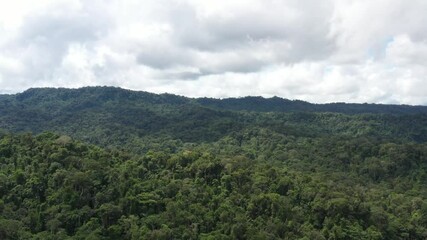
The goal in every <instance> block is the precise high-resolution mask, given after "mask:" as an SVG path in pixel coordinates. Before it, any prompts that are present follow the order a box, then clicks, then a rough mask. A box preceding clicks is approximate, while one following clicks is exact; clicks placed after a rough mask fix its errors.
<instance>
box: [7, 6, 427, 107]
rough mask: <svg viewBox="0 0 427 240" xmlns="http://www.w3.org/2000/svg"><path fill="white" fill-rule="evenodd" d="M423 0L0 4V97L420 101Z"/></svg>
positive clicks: (424, 86)
mask: <svg viewBox="0 0 427 240" xmlns="http://www.w3.org/2000/svg"><path fill="white" fill-rule="evenodd" d="M426 11H427V2H425V1H423V0H414V1H410V2H408V1H403V0H379V1H369V0H358V1H355V0H327V1H322V2H319V1H315V0H280V1H279V0H245V1H239V0H228V1H222V2H221V1H214V0H205V1H197V0H144V1H136V0H125V1H119V0H104V1H102V0H94V1H82V0H81V1H79V0H59V1H51V0H40V1H36V2H32V3H31V4H28V1H24V0H17V1H13V2H11V1H0V92H17V91H22V90H24V89H26V88H28V87H36V86H63V87H80V86H86V85H114V86H122V87H125V88H131V89H137V90H147V91H154V92H171V93H177V94H182V95H187V96H210V97H229V96H245V95H262V96H274V95H276V96H281V97H286V98H291V99H303V100H308V101H313V102H335V101H345V102H378V103H379V102H381V103H406V104H427V79H426V76H427V74H426V73H427V65H426V62H427V25H425V24H424V23H425V22H426V21H427V15H425V12H426Z"/></svg>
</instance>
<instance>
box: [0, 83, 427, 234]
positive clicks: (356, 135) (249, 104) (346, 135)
mask: <svg viewBox="0 0 427 240" xmlns="http://www.w3.org/2000/svg"><path fill="white" fill-rule="evenodd" d="M425 109H426V107H422V106H417V107H413V106H395V105H369V104H326V105H316V104H310V103H306V102H301V101H290V100H286V99H280V98H272V99H264V98H259V97H247V98H241V99H223V100H217V99H206V98H199V99H193V98H186V97H181V96H176V95H171V94H160V95H158V94H152V93H147V92H136V91H130V90H124V89H120V88H112V87H88V88H81V89H50V88H43V89H29V90H27V91H25V92H23V93H20V94H15V95H0V239H426V238H427V190H426V189H427V113H425Z"/></svg>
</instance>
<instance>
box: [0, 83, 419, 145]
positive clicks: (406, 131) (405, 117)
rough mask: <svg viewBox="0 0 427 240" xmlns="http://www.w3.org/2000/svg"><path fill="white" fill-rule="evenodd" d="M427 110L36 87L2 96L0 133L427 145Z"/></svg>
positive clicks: (116, 141) (114, 139) (131, 140)
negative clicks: (259, 135)
mask: <svg viewBox="0 0 427 240" xmlns="http://www.w3.org/2000/svg"><path fill="white" fill-rule="evenodd" d="M426 113H427V107H424V106H401V105H377V104H343V103H336V104H311V103H307V102H303V101H291V100H287V99H281V98H278V97H274V98H269V99H265V98H262V97H245V98H229V99H223V100H219V99H210V98H195V99H194V98H187V97H182V96H176V95H172V94H153V93H148V92H140V91H130V90H125V89H121V88H115V87H85V88H80V89H64V88H58V89H56V88H34V89H29V90H27V91H25V92H23V93H19V94H15V95H0V129H3V130H6V131H12V132H34V133H39V132H43V131H56V132H59V133H65V134H69V135H71V136H74V137H77V138H79V139H82V140H84V141H87V142H91V143H95V144H101V145H112V144H113V145H122V144H124V143H126V144H133V145H135V146H138V145H139V142H140V141H141V139H144V141H145V142H149V143H152V142H151V141H150V140H147V139H149V138H153V137H154V138H157V137H158V136H162V137H167V138H169V139H173V140H177V139H178V140H180V141H183V142H211V141H216V140H218V139H220V138H222V137H224V136H227V135H229V134H231V133H233V132H235V133H236V132H240V131H241V130H243V129H247V128H252V127H261V128H267V129H269V130H271V131H274V132H279V133H281V134H287V135H293V136H324V135H339V136H374V137H378V138H395V139H409V140H413V141H418V142H420V141H421V142H422V141H426V140H427V134H426V133H427V114H426Z"/></svg>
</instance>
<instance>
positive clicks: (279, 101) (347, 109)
mask: <svg viewBox="0 0 427 240" xmlns="http://www.w3.org/2000/svg"><path fill="white" fill-rule="evenodd" d="M196 102H198V103H200V104H202V105H203V106H208V107H214V108H218V109H227V110H235V111H241V110H244V111H257V112H335V113H346V114H360V113H386V114H416V113H427V106H409V105H385V104H367V103H364V104H357V103H327V104H313V103H309V102H305V101H300V100H288V99H283V98H279V97H272V98H263V97H242V98H226V99H214V98H198V99H196Z"/></svg>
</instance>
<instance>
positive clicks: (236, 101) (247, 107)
mask: <svg viewBox="0 0 427 240" xmlns="http://www.w3.org/2000/svg"><path fill="white" fill-rule="evenodd" d="M97 91H100V92H101V93H98V94H100V95H101V96H102V94H104V98H102V97H101V98H100V99H98V100H111V99H109V97H110V98H111V97H116V98H117V97H118V100H132V99H144V100H149V101H150V102H152V103H169V104H176V103H181V104H184V103H193V104H199V105H201V106H204V107H210V108H215V109H221V110H231V111H254V112H296V111H299V112H335V113H345V114H361V113H385V114H417V113H427V106H423V105H407V104H382V103H346V102H331V103H310V102H307V101H303V100H290V99H287V98H282V97H277V96H274V97H271V98H265V97H262V96H244V97H230V98H222V99H219V98H210V97H199V98H192V97H186V96H180V95H176V94H170V93H161V94H156V93H151V92H147V91H135V90H130V89H124V88H120V87H111V86H96V87H82V88H29V89H27V90H25V91H23V92H21V93H17V94H0V100H1V99H2V97H3V98H7V97H9V98H10V97H15V98H17V99H18V100H25V99H27V98H31V97H32V96H34V95H40V94H50V95H52V94H53V95H55V94H56V95H59V96H62V97H64V96H66V97H68V98H70V97H73V96H74V97H77V95H78V93H80V94H81V95H85V94H94V93H96V92H97ZM107 96H108V97H107ZM40 97H41V96H38V98H36V99H32V100H33V101H34V100H38V99H40Z"/></svg>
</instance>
